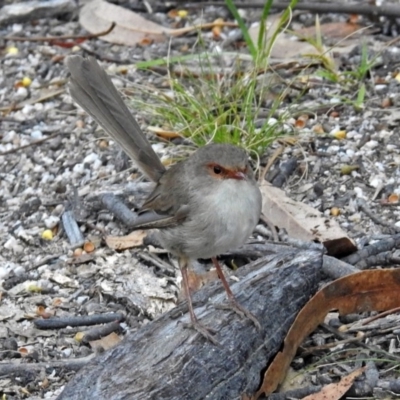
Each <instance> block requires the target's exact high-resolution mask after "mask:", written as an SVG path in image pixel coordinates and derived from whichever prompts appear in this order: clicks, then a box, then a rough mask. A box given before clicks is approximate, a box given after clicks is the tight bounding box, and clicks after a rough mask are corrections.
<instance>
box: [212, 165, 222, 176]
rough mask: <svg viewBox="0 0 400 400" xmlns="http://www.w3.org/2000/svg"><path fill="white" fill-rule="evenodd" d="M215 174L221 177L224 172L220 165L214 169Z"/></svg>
mask: <svg viewBox="0 0 400 400" xmlns="http://www.w3.org/2000/svg"><path fill="white" fill-rule="evenodd" d="M213 171H214V174H217V175H219V174H220V173H221V172H222V168H221V167H220V166H218V165H215V166H214V168H213Z"/></svg>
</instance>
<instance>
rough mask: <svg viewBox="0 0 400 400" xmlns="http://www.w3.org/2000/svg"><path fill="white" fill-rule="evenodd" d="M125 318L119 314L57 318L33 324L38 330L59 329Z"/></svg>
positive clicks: (40, 320)
mask: <svg viewBox="0 0 400 400" xmlns="http://www.w3.org/2000/svg"><path fill="white" fill-rule="evenodd" d="M124 319H125V317H124V316H123V315H122V314H120V313H107V314H94V315H81V316H74V317H59V318H48V319H36V320H35V321H34V324H35V326H36V328H39V329H60V328H66V327H67V326H87V325H98V324H105V323H108V322H113V321H114V322H115V321H123V320H124Z"/></svg>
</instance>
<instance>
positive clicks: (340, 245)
mask: <svg viewBox="0 0 400 400" xmlns="http://www.w3.org/2000/svg"><path fill="white" fill-rule="evenodd" d="M260 190H261V193H262V195H263V206H262V212H263V214H264V215H265V217H266V218H267V219H268V220H269V221H270V223H272V224H273V225H275V226H277V227H278V228H284V229H286V231H287V233H288V234H289V236H290V237H292V238H295V239H300V240H304V241H317V242H319V243H322V244H323V245H324V246H325V247H326V249H327V250H328V254H329V255H333V256H345V255H348V254H351V253H353V252H354V251H356V250H357V248H356V246H355V244H354V242H353V241H352V240H351V239H350V238H349V237H348V236H347V234H346V233H345V232H344V231H343V230H342V229H341V228H340V226H339V224H338V223H337V221H335V220H334V219H331V218H328V217H326V216H325V215H323V214H322V213H320V212H319V211H317V210H315V209H314V208H312V207H310V206H308V205H307V204H304V203H300V202H297V201H294V200H292V199H290V198H289V197H287V196H286V195H285V193H284V191H283V190H281V189H278V188H276V187H274V186H272V185H270V184H268V183H265V184H263V185H261V186H260Z"/></svg>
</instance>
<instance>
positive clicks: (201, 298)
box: [58, 251, 322, 400]
mask: <svg viewBox="0 0 400 400" xmlns="http://www.w3.org/2000/svg"><path fill="white" fill-rule="evenodd" d="M321 268H322V254H321V253H320V252H317V251H297V252H287V253H284V254H279V255H269V256H266V257H264V258H263V259H260V260H257V261H256V262H254V263H252V264H249V265H248V266H246V267H243V268H241V269H240V270H239V272H238V274H237V276H238V278H239V279H240V280H239V282H236V283H233V284H231V287H232V290H233V292H234V293H235V295H236V297H237V300H238V301H239V302H240V304H241V305H242V306H244V307H246V308H247V309H248V310H249V311H251V312H252V313H253V314H254V315H255V316H256V317H257V319H258V320H259V322H260V324H261V326H262V330H261V331H260V330H257V328H256V327H255V326H254V325H253V324H252V323H251V321H249V320H247V319H242V318H240V317H239V316H238V315H237V314H235V313H234V312H232V311H231V310H222V309H219V308H217V307H215V305H222V304H226V298H225V293H224V292H223V290H222V288H221V284H220V282H214V283H212V284H210V285H207V286H205V287H204V288H202V289H201V290H200V291H198V292H197V293H196V294H195V295H194V296H193V300H194V307H195V312H196V314H197V316H198V318H199V320H200V321H201V322H202V323H203V324H205V325H206V326H208V327H209V328H212V329H213V330H214V331H215V338H216V339H217V340H218V342H219V343H220V346H214V345H213V344H212V343H210V342H208V341H207V340H205V339H204V338H203V337H202V336H199V335H198V334H197V333H196V332H195V331H194V330H192V329H187V328H186V327H185V323H188V322H189V321H190V319H189V316H188V313H187V304H186V302H184V303H182V304H181V305H179V306H178V307H176V308H174V309H173V310H171V311H170V312H168V313H166V314H164V315H162V316H161V317H159V318H158V319H157V320H155V321H153V322H151V323H149V324H148V325H146V326H144V327H143V328H142V329H140V330H139V331H137V332H136V333H134V334H132V335H130V336H128V337H127V338H126V339H125V340H124V341H123V342H121V343H120V344H119V345H118V346H116V347H115V348H113V349H111V350H109V351H107V352H105V353H103V354H101V355H100V356H98V357H97V358H95V359H94V360H93V361H92V362H91V363H89V364H88V365H86V366H85V367H84V368H82V370H80V371H79V372H78V374H77V375H76V377H75V378H74V379H73V380H72V381H70V382H69V383H68V384H67V386H66V387H65V389H64V391H63V392H62V393H61V395H60V396H59V397H58V400H87V399H96V400H103V399H104V400H109V399H115V400H117V399H118V400H128V399H129V400H135V399H140V400H147V399H158V400H167V399H169V400H172V399H174V400H179V399H182V400H183V399H191V400H196V399H199V400H200V399H201V400H204V399H212V400H222V399H230V400H233V399H239V398H240V396H241V395H242V394H243V393H247V394H251V393H254V392H255V391H256V390H257V388H258V386H259V385H260V382H261V376H262V371H263V370H264V369H265V367H266V365H267V363H268V362H269V360H271V358H272V357H273V356H274V355H275V354H276V352H277V351H278V350H279V348H280V346H281V344H282V341H283V339H284V337H285V335H286V332H287V331H288V329H289V327H290V325H291V324H292V322H293V321H294V319H295V317H296V315H297V314H298V312H299V310H300V309H301V308H302V307H303V306H304V305H305V304H306V302H307V301H308V300H309V298H310V297H311V296H312V295H313V294H314V293H315V292H316V290H317V286H318V282H319V280H320V271H321Z"/></svg>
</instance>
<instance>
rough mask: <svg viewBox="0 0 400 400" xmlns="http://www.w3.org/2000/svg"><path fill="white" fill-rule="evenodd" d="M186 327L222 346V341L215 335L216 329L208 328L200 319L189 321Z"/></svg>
mask: <svg viewBox="0 0 400 400" xmlns="http://www.w3.org/2000/svg"><path fill="white" fill-rule="evenodd" d="M184 327H185V328H187V329H194V330H195V331H196V332H197V333H199V334H200V335H201V336H203V337H204V338H205V339H207V340H208V341H210V342H211V343H212V344H214V345H215V346H220V345H221V343H220V342H218V340H217V339H215V337H214V335H215V333H216V331H215V330H214V329H211V328H207V327H206V326H205V325H203V324H201V323H200V322H199V321H191V322H189V323H186V324H184Z"/></svg>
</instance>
